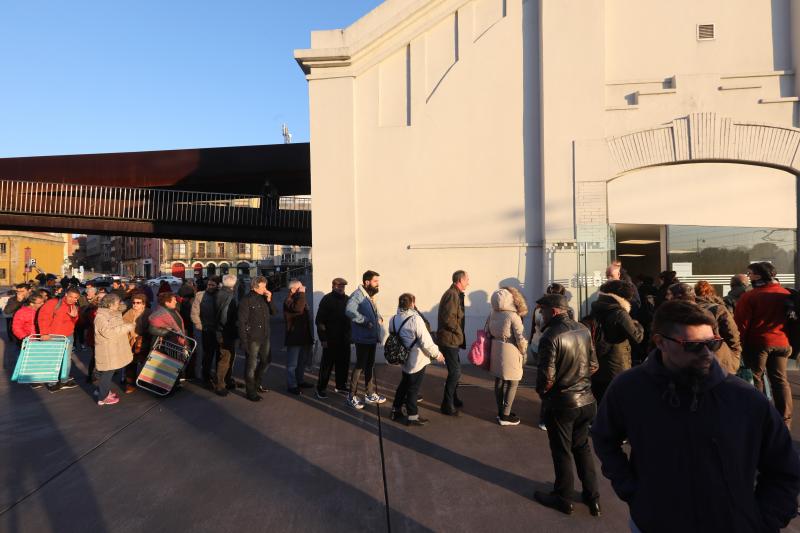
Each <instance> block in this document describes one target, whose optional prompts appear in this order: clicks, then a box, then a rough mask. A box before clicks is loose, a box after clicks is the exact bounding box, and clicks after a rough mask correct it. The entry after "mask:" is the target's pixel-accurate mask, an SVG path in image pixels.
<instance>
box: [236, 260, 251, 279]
mask: <svg viewBox="0 0 800 533" xmlns="http://www.w3.org/2000/svg"><path fill="white" fill-rule="evenodd" d="M236 271H237V272H236V275H237V276H239V277H247V276H250V263H248V262H247V261H240V262H239V263H238V264H237V265H236Z"/></svg>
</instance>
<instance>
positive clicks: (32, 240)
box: [0, 231, 71, 286]
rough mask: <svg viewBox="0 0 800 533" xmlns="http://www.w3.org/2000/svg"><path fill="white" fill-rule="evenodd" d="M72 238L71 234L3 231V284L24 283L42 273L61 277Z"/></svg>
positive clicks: (0, 247) (0, 260)
mask: <svg viewBox="0 0 800 533" xmlns="http://www.w3.org/2000/svg"><path fill="white" fill-rule="evenodd" d="M70 240H71V235H69V234H68V233H36V232H32V231H0V285H6V286H7V285H13V284H15V283H23V282H26V281H29V280H32V279H34V278H35V277H36V275H37V274H39V273H41V272H44V273H46V274H54V275H56V276H59V277H61V276H62V275H63V273H64V272H65V267H66V266H67V257H68V255H67V252H68V249H69V245H70Z"/></svg>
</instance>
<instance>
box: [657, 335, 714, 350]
mask: <svg viewBox="0 0 800 533" xmlns="http://www.w3.org/2000/svg"><path fill="white" fill-rule="evenodd" d="M661 336H662V337H664V338H665V339H667V340H670V341H672V342H677V343H678V344H680V345H681V347H682V348H683V349H684V350H686V351H687V352H692V353H699V352H701V351H703V348H708V350H709V351H711V352H716V351H718V350H719V349H720V348H722V342H723V340H722V339H721V338H720V337H714V338H713V339H709V340H707V341H684V340H680V339H673V338H672V337H667V336H666V335H661Z"/></svg>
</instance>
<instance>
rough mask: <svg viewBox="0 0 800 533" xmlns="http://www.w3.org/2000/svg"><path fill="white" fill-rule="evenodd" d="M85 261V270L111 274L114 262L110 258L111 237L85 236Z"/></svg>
mask: <svg viewBox="0 0 800 533" xmlns="http://www.w3.org/2000/svg"><path fill="white" fill-rule="evenodd" d="M85 261H86V264H85V265H84V269H85V270H91V271H93V272H96V273H103V274H109V273H111V272H113V269H114V262H113V261H112V256H111V237H110V236H108V235H87V236H86V260H85Z"/></svg>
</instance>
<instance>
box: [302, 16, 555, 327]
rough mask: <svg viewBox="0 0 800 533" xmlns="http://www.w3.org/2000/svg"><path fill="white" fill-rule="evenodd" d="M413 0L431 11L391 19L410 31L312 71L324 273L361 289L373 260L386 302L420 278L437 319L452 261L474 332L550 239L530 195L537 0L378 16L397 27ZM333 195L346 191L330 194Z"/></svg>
mask: <svg viewBox="0 0 800 533" xmlns="http://www.w3.org/2000/svg"><path fill="white" fill-rule="evenodd" d="M411 4H414V5H415V6H416V5H419V6H423V5H424V4H427V7H428V8H429V9H430V10H431V13H430V18H429V19H425V18H423V19H417V20H416V21H414V22H409V23H408V25H407V26H405V27H403V28H402V29H400V28H398V29H397V30H391V31H400V32H402V33H403V35H402V37H400V36H397V38H396V39H390V41H391V42H387V43H386V46H385V48H383V47H379V46H378V45H376V46H375V48H373V49H371V50H370V51H369V52H364V54H365V55H364V56H363V58H362V59H361V62H358V61H356V60H355V57H356V55H354V56H353V63H352V66H349V67H348V69H347V74H348V76H346V77H341V78H334V79H330V78H331V77H332V76H334V75H336V73H334V72H333V71H323V69H319V70H312V71H311V76H310V82H309V87H310V93H311V115H312V117H313V118H312V122H311V123H312V138H311V143H312V156H311V157H312V169H311V171H312V195H313V196H314V198H315V200H314V201H315V210H314V218H313V220H314V227H313V238H314V242H313V247H314V255H315V263H314V267H315V268H314V286H315V288H317V290H318V291H320V290H328V289H327V288H328V287H329V284H330V280H331V279H332V278H333V277H335V276H343V277H345V278H347V279H348V280H349V281H350V287H348V290H354V289H355V286H356V285H357V283H359V282H360V279H361V273H362V272H363V271H364V270H366V269H373V270H376V271H378V272H379V273H380V274H381V283H382V290H381V294H380V296H379V297H378V301H379V305H380V307H381V309H382V311H383V313H384V315H391V314H393V313H394V311H395V309H396V302H397V297H398V296H399V295H400V294H401V293H403V292H412V293H414V294H415V295H416V296H417V305H418V307H419V308H420V309H421V310H422V311H423V312H427V313H428V316H429V317H431V318H432V319H433V325H434V326H435V325H436V320H435V319H436V311H437V307H438V301H439V298H440V296H441V294H442V293H443V292H444V290H445V289H446V288H447V287H448V286H449V285H450V277H451V274H452V272H453V271H455V270H458V269H464V270H467V271H468V272H469V273H470V276H471V280H472V286H471V287H470V288H469V289H468V291H467V304H468V310H467V315H468V316H467V318H468V326H467V329H468V330H469V332H471V334H470V336H474V331H475V330H476V329H477V328H478V327H479V326H480V325H482V323H483V321H484V320H485V319H486V315H487V314H488V311H489V303H488V301H489V297H490V295H491V293H492V292H493V291H494V290H496V289H497V288H498V286H499V284H500V283H508V284H513V285H517V286H522V285H525V283H526V281H528V280H530V279H532V278H533V271H534V270H538V268H539V265H540V264H541V259H540V256H539V255H534V256H533V257H534V260H533V262H532V263H531V261H530V259H529V257H528V254H529V250H528V248H527V247H526V243H528V242H538V241H540V239H541V236H540V231H539V221H540V219H541V217H540V212H539V206H538V205H534V206H528V205H526V201H530V200H531V195H530V194H528V195H527V196H526V186H525V182H524V180H523V175H524V164H525V161H524V156H523V152H524V146H523V129H524V128H523V116H522V113H521V110H522V109H523V47H522V38H523V34H522V31H521V27H522V24H523V9H522V4H521V3H520V2H503V1H502V0H478V1H463V0H462V1H450V2H393V1H389V2H386V3H385V4H384V5H383V6H381V7H380V8H378V10H376V11H375V12H373V13H372V14H370V17H371V18H372V19H373V22H375V24H376V25H378V23H377V21H375V19H377V18H381V21H380V22H381V25H382V27H385V28H386V27H391V24H392V22H394V21H396V19H392V17H390V16H389V15H388V13H389V12H390V10H392V9H396V8H397V7H398V6H402V5H405V6H410V5H411ZM504 6H505V7H504ZM382 9H385V10H386V13H387V15H386V17H381V15H382V13H381V10H382ZM384 18H385V20H384ZM400 26H403V25H402V24H400ZM356 29H359V28H358V27H356ZM350 31H351V30H350V29H347V30H345V31H344V34H343V44H345V45H348V44H350V42H351V34H350V33H349V32H350ZM390 34H391V32H390ZM326 38H328V39H329V40H328V41H326V42H328V44H337V42H336V36H330V35H328V36H321V37H319V38H317V39H316V42H321V41H323V40H325V39H326ZM357 38H358V37H357V35H353V36H352V40H353V41H356V40H357ZM387 38H388V37H387ZM312 41H315V39H312ZM339 44H341V43H339ZM300 53H301V54H302V52H300ZM338 74H339V75H342V74H345V72H343V71H339V73H338ZM316 76H321V77H323V78H324V79H316ZM351 106H352V111H351ZM351 113H352V115H350V114H351ZM348 121H351V122H352V126H350V125H348ZM334 124H335V125H336V126H335V127H333V125H334ZM351 128H352V129H351ZM351 135H352V140H351V137H350V136H351ZM351 143H352V145H351ZM328 195H335V197H336V198H337V201H336V202H330V203H327V204H326V203H324V202H321V201H319V200H318V199H320V198H326V197H328ZM526 214H527V216H529V217H532V218H533V219H534V220H535V221H536V222H535V223H534V224H533V225H531V224H530V223H528V224H526ZM531 228H532V229H531ZM530 231H534V232H538V235H530V234H529V233H528V232H530ZM531 294H532V293H531Z"/></svg>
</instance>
